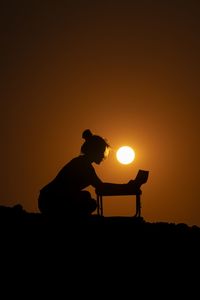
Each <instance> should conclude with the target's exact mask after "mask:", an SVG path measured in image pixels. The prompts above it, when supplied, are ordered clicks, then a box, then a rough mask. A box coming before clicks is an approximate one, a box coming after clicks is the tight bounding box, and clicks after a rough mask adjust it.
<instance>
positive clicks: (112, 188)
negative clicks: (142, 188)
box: [96, 182, 138, 195]
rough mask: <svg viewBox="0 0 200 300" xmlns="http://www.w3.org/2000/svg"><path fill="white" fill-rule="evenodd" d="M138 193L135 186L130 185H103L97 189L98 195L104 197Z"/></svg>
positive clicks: (106, 183)
mask: <svg viewBox="0 0 200 300" xmlns="http://www.w3.org/2000/svg"><path fill="white" fill-rule="evenodd" d="M137 191H138V188H137V187H136V186H135V185H134V184H129V183H108V182H105V183H102V184H101V185H100V186H99V187H98V188H96V192H97V194H100V195H101V194H102V195H127V194H129V193H130V194H132V193H135V192H137Z"/></svg>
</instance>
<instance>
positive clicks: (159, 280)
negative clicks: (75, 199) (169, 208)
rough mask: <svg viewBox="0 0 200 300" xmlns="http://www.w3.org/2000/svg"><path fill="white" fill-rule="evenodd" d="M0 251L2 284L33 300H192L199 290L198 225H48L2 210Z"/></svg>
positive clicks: (37, 217) (132, 221)
mask: <svg viewBox="0 0 200 300" xmlns="http://www.w3.org/2000/svg"><path fill="white" fill-rule="evenodd" d="M0 245H1V246H0V258H1V274H3V277H2V278H3V280H4V281H6V283H9V285H10V282H12V283H15V282H16V281H17V282H18V289H19V290H20V294H21V292H22V291H24V289H25V287H24V286H25V282H26V286H27V285H30V288H29V290H30V291H31V293H32V291H36V290H38V292H39V293H40V291H43V295H44V296H45V295H47V294H48V295H49V294H50V295H51V296H52V291H53V290H55V292H56V297H57V298H59V293H60V294H61V295H60V298H62V297H63V295H66V297H71V296H70V295H73V296H74V297H75V295H77V296H79V297H80V295H82V296H83V295H84V297H85V296H88V295H93V296H94V295H95V297H97V296H100V295H101V296H102V297H105V295H106V294H107V293H108V292H109V293H110V297H120V294H121V297H122V298H123V299H124V298H125V299H126V298H128V299H129V295H132V297H133V298H134V295H135V293H138V295H139V296H140V298H141V297H142V295H148V296H149V297H150V295H151V298H152V296H153V297H155V295H158V297H159V299H162V298H163V297H164V296H167V297H172V295H175V294H174V293H175V292H176V294H177V295H178V296H177V297H179V298H178V299H180V294H181V297H183V296H185V295H186V290H187V293H189V296H190V299H193V298H192V295H193V294H196V293H197V292H198V290H199V280H198V276H199V275H198V274H199V268H200V228H199V227H197V226H192V227H190V226H188V225H187V224H174V223H166V222H155V223H149V222H146V221H145V220H144V219H143V218H134V217H98V216H95V215H94V216H92V217H90V218H87V219H78V218H73V219H72V218H71V219H70V218H68V219H64V220H62V219H61V218H59V219H58V218H57V219H55V218H54V219H47V218H45V217H44V216H43V215H41V214H38V213H28V212H26V211H24V210H23V208H22V207H21V206H20V205H17V206H14V207H4V206H0ZM1 282H2V285H3V281H1ZM11 291H12V289H10V288H9V289H7V290H6V293H7V295H8V293H9V292H11ZM15 292H16V291H15ZM95 293H96V294H95ZM119 293H120V294H119ZM45 297H46V296H45Z"/></svg>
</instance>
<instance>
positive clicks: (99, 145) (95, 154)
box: [81, 129, 109, 164]
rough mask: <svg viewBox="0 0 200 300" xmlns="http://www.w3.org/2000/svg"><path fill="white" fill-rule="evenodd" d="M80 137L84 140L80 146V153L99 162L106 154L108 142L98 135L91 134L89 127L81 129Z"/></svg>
mask: <svg viewBox="0 0 200 300" xmlns="http://www.w3.org/2000/svg"><path fill="white" fill-rule="evenodd" d="M82 138H83V139H84V140H85V142H84V143H83V145H82V146H81V153H82V154H85V155H87V156H88V157H89V158H90V159H91V161H94V162H95V163H97V164H100V162H101V161H102V160H103V159H104V158H105V157H106V156H107V154H108V149H109V144H108V143H107V142H106V140H105V139H103V138H102V137H100V136H99V135H93V134H92V132H91V131H90V130H89V129H86V130H84V131H83V134H82Z"/></svg>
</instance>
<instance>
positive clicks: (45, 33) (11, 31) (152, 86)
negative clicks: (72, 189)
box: [0, 0, 200, 226]
mask: <svg viewBox="0 0 200 300" xmlns="http://www.w3.org/2000/svg"><path fill="white" fill-rule="evenodd" d="M40 2H41V1H27V3H26V2H24V1H16V3H12V4H10V3H9V4H8V3H4V4H3V5H2V6H3V7H2V9H1V12H0V14H1V18H0V19H1V22H2V25H1V27H0V28H1V29H0V30H1V49H0V51H1V56H0V57H1V71H0V72H1V77H2V80H1V102H0V108H1V109H0V114H1V116H0V125H1V131H2V134H1V137H2V139H3V141H2V142H1V168H2V171H1V176H2V179H1V189H0V204H1V205H14V204H16V203H21V204H22V205H23V207H24V208H25V209H26V210H28V211H37V197H38V193H39V189H40V188H41V187H42V186H43V185H45V184H46V183H47V182H48V181H50V180H51V179H52V178H53V177H54V176H55V175H56V173H57V171H58V170H59V169H60V168H61V167H62V166H63V165H64V164H65V163H66V162H68V161H69V160H70V159H71V158H72V157H74V156H76V155H78V154H79V150H80V146H81V144H82V142H83V140H82V139H81V134H82V131H83V130H84V129H86V128H90V129H91V130H92V132H93V133H96V134H99V135H102V136H103V137H106V138H107V139H108V141H109V143H110V145H111V146H112V148H113V151H111V153H110V156H109V158H108V159H107V160H106V161H104V162H103V163H102V164H101V165H100V166H95V165H94V166H95V168H96V171H97V173H98V174H99V176H100V177H101V178H102V180H104V181H110V182H119V183H120V182H127V181H128V180H130V179H131V178H133V177H134V176H135V175H136V173H137V170H138V169H139V168H143V169H148V170H150V176H149V181H148V183H147V184H146V185H144V186H143V195H142V215H143V217H144V218H145V220H147V221H151V222H154V221H155V222H157V221H167V222H175V223H179V222H184V223H187V224H189V225H193V224H196V225H198V226H200V201H199V200H200V199H199V191H198V184H199V182H200V175H199V170H198V168H199V166H200V164H199V162H200V157H199V153H200V151H199V150H200V143H199V131H200V121H199V105H200V104H199V100H200V99H199V96H200V95H199V78H200V76H199V75H200V74H199V70H200V61H199V53H200V47H199V46H200V43H199V29H200V18H199V13H200V9H199V6H200V5H199V2H198V1H178V0H174V1H166V3H163V1H147V0H146V1H134V4H133V3H130V2H131V1H126V0H123V1H122V0H121V1H109V0H108V1H105V4H104V1H66V3H67V4H66V3H65V4H63V3H62V2H64V1H56V2H54V3H53V2H51V1H46V3H45V1H42V4H41V3H40ZM71 2H72V3H71ZM83 2H84V3H83ZM111 2H112V3H114V4H111ZM136 2H138V3H136ZM152 2H153V4H152ZM161 2H162V3H161ZM183 2H184V3H183ZM170 3H171V4H170ZM123 144H128V145H130V146H132V147H133V148H134V149H135V151H136V159H135V161H134V163H133V164H131V165H128V166H124V165H120V164H119V163H118V162H117V161H116V159H115V156H114V154H115V152H114V151H115V150H116V149H117V147H119V146H121V145H123ZM104 208H105V213H106V214H107V215H131V214H133V213H134V212H135V203H134V201H133V198H131V197H125V199H123V201H122V200H119V198H118V197H114V198H112V199H110V198H109V197H108V198H106V199H105V205H104Z"/></svg>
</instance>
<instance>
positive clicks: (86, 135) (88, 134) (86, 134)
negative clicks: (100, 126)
mask: <svg viewBox="0 0 200 300" xmlns="http://www.w3.org/2000/svg"><path fill="white" fill-rule="evenodd" d="M92 136H93V134H92V132H91V131H90V129H86V130H84V131H83V133H82V138H83V139H84V140H86V141H87V140H89V139H90V138H91V137H92Z"/></svg>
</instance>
